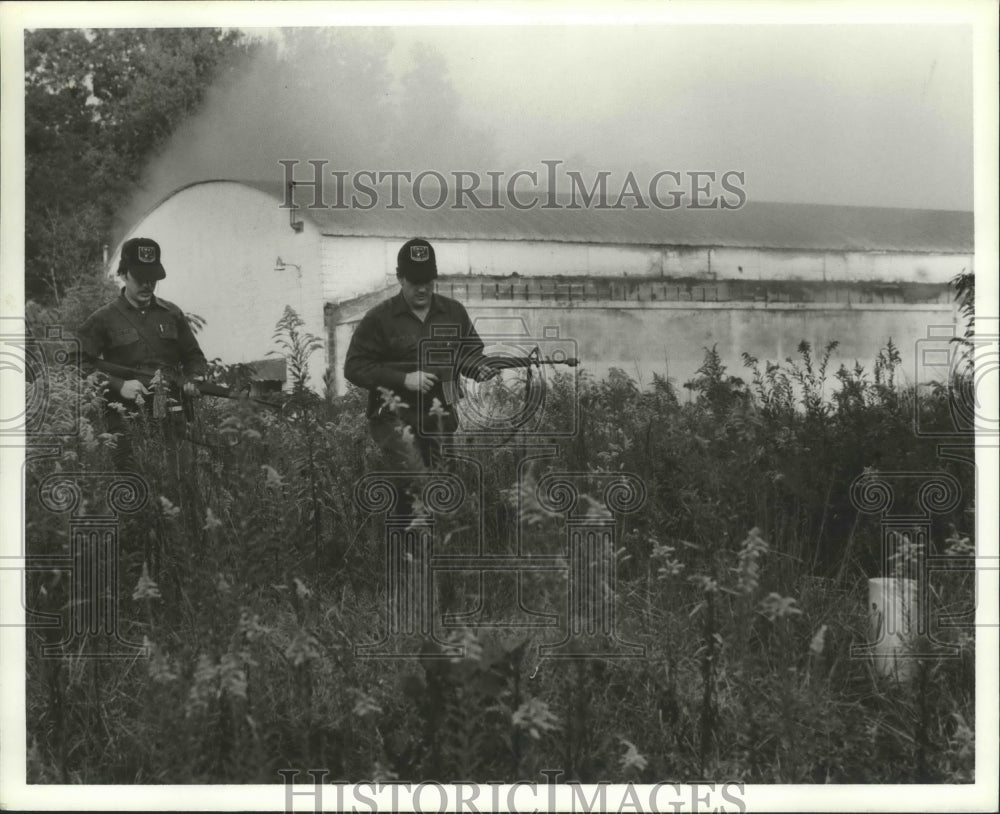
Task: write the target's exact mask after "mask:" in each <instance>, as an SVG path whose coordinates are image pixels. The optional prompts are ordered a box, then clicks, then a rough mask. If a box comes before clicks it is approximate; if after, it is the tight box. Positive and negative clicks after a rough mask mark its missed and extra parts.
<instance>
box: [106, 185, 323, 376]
mask: <svg viewBox="0 0 1000 814" xmlns="http://www.w3.org/2000/svg"><path fill="white" fill-rule="evenodd" d="M278 204H279V202H278V201H276V200H275V199H274V198H272V197H271V196H269V195H266V194H265V193H262V192H259V191H257V190H255V189H253V188H251V187H248V186H246V185H243V184H236V183H228V182H212V183H206V184H198V185H195V186H192V187H188V188H186V189H183V190H181V191H180V192H178V193H177V194H175V195H174V196H173V197H171V198H168V199H167V200H166V201H164V202H163V203H162V204H161V205H160V206H158V207H157V208H156V209H154V210H152V211H151V212H150V213H149V214H147V215H146V216H145V217H144V218H143V219H142V220H140V221H139V222H138V223H137V224H136V225H135V227H134V228H133V229H132V230H131V232H130V233H129V234H128V235H127V236H126V239H127V238H129V237H149V238H152V239H153V240H155V241H157V242H158V243H159V244H160V249H161V252H162V258H163V266H164V268H165V269H166V272H167V277H166V279H164V280H163V281H161V282H160V284H159V285H158V286H157V290H156V293H157V294H158V295H160V296H162V297H163V298H164V299H167V300H171V301H173V302H175V303H176V304H177V305H178V306H180V308H181V309H182V310H184V311H185V312H187V313H191V314H197V315H198V316H200V317H202V318H204V319H205V320H206V324H205V327H204V328H203V329H202V330H201V332H200V333H199V334H198V341H199V343H200V344H201V347H202V350H203V351H204V352H205V355H206V356H207V357H208V358H209V359H213V358H219V359H221V360H222V361H223V362H224V363H234V362H252V361H256V360H259V359H263V358H264V357H266V356H267V354H268V352H269V351H271V350H273V349H274V347H275V346H274V342H273V340H272V338H271V337H272V335H273V333H274V325H275V323H276V322H277V321H278V320H279V319H280V318H281V315H282V313H283V312H284V308H285V306H286V305H290V306H292V308H294V309H295V310H296V311H297V312H298V314H299V316H301V317H302V319H303V320H305V326H304V330H305V331H308V332H310V333H312V334H315V335H316V336H319V337H323V336H325V329H324V324H323V303H324V298H323V288H322V276H321V274H320V251H319V247H320V234H319V232H318V231H317V230H316V228H315V227H314V226H313V225H311V224H310V223H309V222H308V221H306V222H305V224H304V227H303V229H302V231H301V232H295V231H293V230H292V228H291V227H290V226H289V214H288V210H284V209H279V208H278ZM278 257H280V258H281V259H282V260H283V261H284V262H285V264H286V266H285V268H284V269H282V270H279V269H277V268H276V261H277V258H278ZM296 266H297V267H298V268H296ZM117 267H118V253H116V255H115V257H114V258H112V262H111V266H110V270H111V273H112V274H114V272H115V270H117ZM325 355H326V351H325V350H324V351H323V358H322V359H321V358H319V357H320V354H316V356H315V357H314V360H313V367H312V369H313V372H314V376H313V384H314V385H316V384H317V383H318V382H319V381H320V380H321V378H322V372H323V370H324V369H325V368H326V366H327V360H326V356H325Z"/></svg>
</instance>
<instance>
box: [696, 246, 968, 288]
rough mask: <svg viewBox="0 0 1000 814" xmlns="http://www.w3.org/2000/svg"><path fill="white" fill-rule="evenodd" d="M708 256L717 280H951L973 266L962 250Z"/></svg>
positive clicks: (742, 251) (752, 251) (718, 251)
mask: <svg viewBox="0 0 1000 814" xmlns="http://www.w3.org/2000/svg"><path fill="white" fill-rule="evenodd" d="M710 255H711V256H710V262H711V271H712V274H713V276H714V277H715V279H719V280H805V281H818V282H875V281H880V282H893V283H947V282H948V281H949V280H950V279H951V278H952V277H954V276H955V275H956V274H958V273H959V272H961V271H962V269H963V268H965V269H969V268H972V255H961V254H915V253H909V252H820V251H809V252H797V251H789V250H769V249H712V250H711V251H710Z"/></svg>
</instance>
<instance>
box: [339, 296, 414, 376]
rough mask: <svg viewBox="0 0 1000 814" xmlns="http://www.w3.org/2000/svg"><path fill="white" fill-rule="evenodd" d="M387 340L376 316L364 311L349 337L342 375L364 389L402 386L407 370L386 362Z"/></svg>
mask: <svg viewBox="0 0 1000 814" xmlns="http://www.w3.org/2000/svg"><path fill="white" fill-rule="evenodd" d="M386 350H387V349H386V344H385V340H384V338H383V332H382V329H381V325H380V324H379V321H378V317H377V316H375V315H374V314H370V313H369V314H365V316H364V318H363V319H362V320H361V322H360V324H359V325H358V327H357V328H356V329H355V330H354V335H353V336H352V337H351V344H350V345H349V346H348V348H347V359H346V360H345V362H344V378H345V379H347V380H348V381H349V382H351V383H352V384H356V385H357V386H358V387H362V388H364V389H365V390H374V389H375V388H377V387H388V388H390V389H393V390H399V389H401V388H402V387H403V381H404V380H405V379H406V372H405V371H402V370H397V369H394V368H392V367H390V366H389V365H387V364H386V361H385V356H386Z"/></svg>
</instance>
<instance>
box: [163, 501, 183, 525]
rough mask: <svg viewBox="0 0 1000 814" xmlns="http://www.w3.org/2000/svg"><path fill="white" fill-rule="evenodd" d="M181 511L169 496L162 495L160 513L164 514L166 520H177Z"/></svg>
mask: <svg viewBox="0 0 1000 814" xmlns="http://www.w3.org/2000/svg"><path fill="white" fill-rule="evenodd" d="M180 513H181V509H180V507H179V506H175V505H174V504H173V503H171V502H170V500H169V499H168V498H166V497H164V496H163V495H160V514H162V515H163V519H164V520H168V521H169V520H176V519H177V516H178V515H179V514H180Z"/></svg>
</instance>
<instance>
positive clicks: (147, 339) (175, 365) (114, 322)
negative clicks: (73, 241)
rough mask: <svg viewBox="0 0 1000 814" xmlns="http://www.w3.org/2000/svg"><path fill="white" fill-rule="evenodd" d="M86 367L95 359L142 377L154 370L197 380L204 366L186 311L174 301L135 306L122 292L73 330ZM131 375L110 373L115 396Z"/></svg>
mask: <svg viewBox="0 0 1000 814" xmlns="http://www.w3.org/2000/svg"><path fill="white" fill-rule="evenodd" d="M76 333H77V338H78V339H79V340H80V345H81V350H82V354H83V360H82V361H83V364H84V367H85V369H87V368H89V369H93V368H94V363H95V362H96V361H97V360H98V359H104V360H105V361H106V362H111V363H112V364H116V365H123V366H125V367H129V368H133V369H135V370H137V371H139V372H141V373H143V374H145V375H152V374H154V373H155V372H156V371H157V369H165V372H167V373H177V372H180V373H183V374H184V375H185V376H197V375H200V374H203V373H205V372H206V370H207V368H208V364H207V362H206V361H205V354H203V353H202V352H201V348H200V347H199V346H198V340H197V339H195V337H194V332H193V331H192V330H191V326H190V325H189V324H188V321H187V318H186V317H185V316H184V313H183V312H182V311H181V309H180V308H178V307H177V306H176V305H174V304H173V303H172V302H167V301H166V300H161V299H159V298H157V297H155V296H154V297H153V298H152V299H151V300H150V302H149V305H147V306H146V307H145V308H136V307H135V306H134V305H132V303H130V302H129V301H128V299H127V298H126V296H125V293H124V291H123V292H122V293H121V295H120V296H119V297H118V298H117V299H116V300H113V301H112V302H109V303H108V304H107V305H105V306H103V307H101V308H98V309H97V310H96V311H95V312H94V313H93V314H91V315H90V316H89V317H88V318H87V320H86V321H85V322H84V323H83V325H81V326H80V329H79V330H78V331H77V332H76ZM130 378H135V377H134V376H128V375H121V376H116V375H111V374H108V379H109V380H110V386H111V391H112V394H113V395H118V394H120V393H121V387H122V384H124V383H125V381H127V380H128V379H130Z"/></svg>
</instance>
